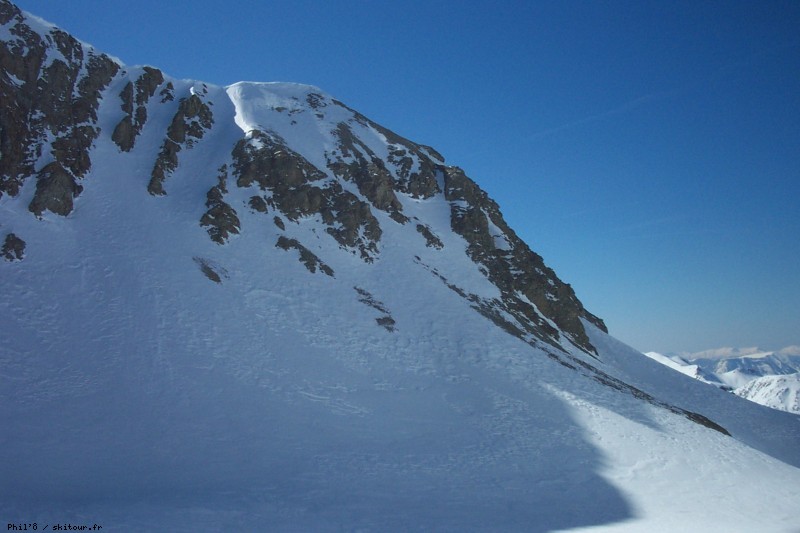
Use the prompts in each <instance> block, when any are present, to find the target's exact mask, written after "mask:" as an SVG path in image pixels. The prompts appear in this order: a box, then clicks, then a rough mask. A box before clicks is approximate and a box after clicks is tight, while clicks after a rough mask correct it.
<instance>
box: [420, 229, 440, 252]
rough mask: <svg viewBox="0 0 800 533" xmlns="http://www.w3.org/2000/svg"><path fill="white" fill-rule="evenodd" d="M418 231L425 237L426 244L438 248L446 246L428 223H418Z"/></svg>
mask: <svg viewBox="0 0 800 533" xmlns="http://www.w3.org/2000/svg"><path fill="white" fill-rule="evenodd" d="M417 233H419V234H420V235H422V236H423V237H425V246H427V247H429V248H436V249H437V250H441V249H442V248H444V244H443V243H442V240H441V239H440V238H439V237H437V236H436V235H435V234H434V233H433V232H432V231H431V228H429V227H428V225H427V224H417Z"/></svg>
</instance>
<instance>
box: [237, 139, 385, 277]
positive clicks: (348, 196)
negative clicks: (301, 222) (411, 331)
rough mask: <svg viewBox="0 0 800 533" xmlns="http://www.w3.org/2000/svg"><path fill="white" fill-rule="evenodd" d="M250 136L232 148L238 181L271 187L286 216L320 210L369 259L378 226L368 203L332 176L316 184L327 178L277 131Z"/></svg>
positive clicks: (336, 233)
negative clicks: (277, 133)
mask: <svg viewBox="0 0 800 533" xmlns="http://www.w3.org/2000/svg"><path fill="white" fill-rule="evenodd" d="M251 135H252V138H251V139H249V140H248V139H242V140H241V141H239V143H237V145H236V147H234V149H233V154H232V155H233V160H234V174H235V175H236V176H238V177H237V181H236V183H237V185H238V186H239V187H250V186H252V185H253V184H257V185H259V187H260V188H262V189H266V190H269V191H271V192H272V197H271V200H272V202H273V203H274V205H275V207H276V208H277V209H278V210H279V211H280V212H281V213H282V214H283V215H284V216H286V218H288V219H289V220H292V221H295V220H297V219H299V218H300V217H304V216H314V215H318V216H319V217H320V218H321V219H322V222H323V223H324V224H326V225H327V226H328V228H327V229H326V231H327V232H328V233H329V234H330V235H331V236H332V237H333V238H334V239H336V241H337V242H338V243H339V244H340V245H342V246H343V247H347V248H352V249H354V250H357V251H358V252H359V254H360V256H361V258H362V259H364V260H365V261H367V262H371V261H372V260H373V259H372V257H373V255H374V254H375V253H376V252H377V242H378V241H379V240H380V237H381V233H382V231H381V228H380V225H379V224H378V221H377V219H376V218H375V216H374V215H373V214H372V211H371V210H370V207H369V204H367V203H366V202H362V201H361V200H359V199H358V198H357V197H356V196H355V195H353V194H352V193H350V192H348V191H345V190H344V189H343V188H342V186H341V185H340V184H339V183H338V182H336V181H328V182H327V183H325V184H324V185H323V186H317V185H315V184H314V182H318V181H322V180H325V178H326V176H325V174H324V173H322V172H321V171H320V170H318V169H317V168H316V167H314V166H313V165H312V164H311V163H309V162H308V161H306V160H305V159H304V158H303V157H302V156H301V155H299V154H297V153H296V152H294V151H292V150H290V149H289V148H287V147H286V145H285V143H284V142H283V140H282V139H280V138H278V137H277V136H274V135H270V134H267V133H264V132H252V134H251Z"/></svg>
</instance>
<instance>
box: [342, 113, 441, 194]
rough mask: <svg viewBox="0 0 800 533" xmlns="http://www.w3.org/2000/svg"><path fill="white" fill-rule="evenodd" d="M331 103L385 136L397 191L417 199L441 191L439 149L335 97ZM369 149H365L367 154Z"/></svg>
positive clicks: (394, 187)
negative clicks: (372, 119)
mask: <svg viewBox="0 0 800 533" xmlns="http://www.w3.org/2000/svg"><path fill="white" fill-rule="evenodd" d="M332 102H333V103H334V104H335V105H338V106H340V107H343V108H345V109H347V110H348V111H350V112H351V113H352V114H353V120H354V121H355V122H356V123H358V124H360V125H362V126H364V127H366V128H369V129H371V130H374V131H375V132H377V133H378V134H380V135H381V136H383V137H384V138H385V139H386V142H387V143H388V148H389V157H388V158H387V160H386V163H388V164H389V165H391V166H392V167H393V170H394V173H395V174H396V175H397V179H396V180H394V185H393V189H394V190H395V191H396V192H399V193H403V194H408V195H409V196H411V197H412V198H416V199H426V198H432V197H433V196H434V195H436V194H437V193H440V192H441V189H440V188H439V184H438V182H437V179H436V175H437V172H439V171H440V167H441V165H442V164H443V163H444V158H443V157H442V156H441V155H440V154H439V153H438V152H436V151H435V150H433V149H432V148H429V147H427V146H424V145H421V144H416V143H413V142H411V141H409V140H408V139H405V138H403V137H401V136H400V135H397V134H396V133H394V132H393V131H391V130H389V129H386V128H384V127H383V126H381V125H380V124H377V123H375V122H373V121H371V120H370V119H368V118H367V117H365V116H364V115H362V114H361V113H359V112H358V111H356V110H354V109H351V108H349V107H347V106H346V105H344V104H343V103H342V102H340V101H338V100H332ZM348 129H349V128H348ZM339 137H340V138H341V137H342V135H341V134H339ZM345 137H346V135H345ZM345 144H346V141H345ZM362 144H363V143H362ZM355 146H356V145H355V143H350V145H348V146H346V147H348V148H350V149H352V147H355ZM370 152H371V151H366V153H367V154H370ZM372 155H374V154H372ZM415 163H416V168H415Z"/></svg>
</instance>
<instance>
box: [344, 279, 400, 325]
mask: <svg viewBox="0 0 800 533" xmlns="http://www.w3.org/2000/svg"><path fill="white" fill-rule="evenodd" d="M353 289H355V291H356V292H357V293H358V301H359V302H361V303H362V304H365V305H367V306H369V307H371V308H373V309H375V310H376V311H378V312H379V313H381V316H379V317H377V318H376V319H375V322H376V323H377V324H378V325H379V326H381V327H383V328H385V329H386V330H387V331H390V332H394V331H395V324H397V322H395V320H394V318H392V315H391V313H389V310H388V309H387V308H386V306H385V305H384V304H383V302H380V301H378V300H376V299H375V297H374V296H372V294H371V293H370V292H369V291H367V290H365V289H362V288H361V287H353Z"/></svg>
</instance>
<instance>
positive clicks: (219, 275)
mask: <svg viewBox="0 0 800 533" xmlns="http://www.w3.org/2000/svg"><path fill="white" fill-rule="evenodd" d="M192 259H193V260H194V262H195V264H196V265H197V266H198V268H199V269H200V272H202V273H203V275H204V276H205V277H207V278H208V279H210V280H211V281H213V282H214V283H222V280H223V279H228V278H229V276H228V271H227V270H226V269H225V268H223V267H222V266H220V265H219V264H217V263H216V262H215V261H212V260H210V259H206V258H204V257H193V258H192Z"/></svg>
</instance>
